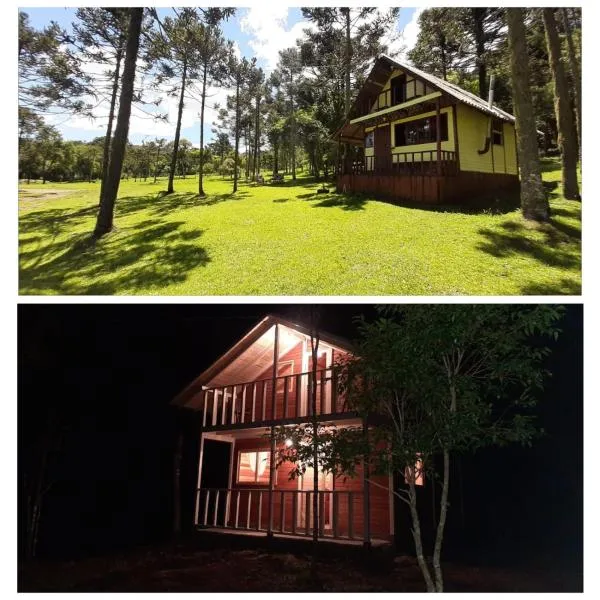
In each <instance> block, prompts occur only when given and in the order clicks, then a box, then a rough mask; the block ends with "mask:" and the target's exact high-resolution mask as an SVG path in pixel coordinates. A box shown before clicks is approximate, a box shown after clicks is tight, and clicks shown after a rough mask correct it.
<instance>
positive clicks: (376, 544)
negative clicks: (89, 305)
mask: <svg viewBox="0 0 600 600" xmlns="http://www.w3.org/2000/svg"><path fill="white" fill-rule="evenodd" d="M196 531H198V532H206V533H211V534H222V535H228V536H240V537H247V538H248V537H250V538H260V539H261V540H266V539H268V535H267V532H266V531H243V530H240V529H233V528H223V527H197V528H196ZM273 537H274V538H276V539H278V540H289V541H290V542H292V541H297V542H300V543H302V542H304V543H305V544H307V543H308V544H310V543H312V537H307V536H304V535H291V534H286V533H273ZM319 543H322V544H334V545H338V546H354V547H359V548H362V547H363V546H364V543H363V541H362V540H348V539H340V538H333V537H320V538H319ZM391 545H392V542H391V541H390V540H381V539H377V538H371V547H372V548H385V547H390V546H391Z"/></svg>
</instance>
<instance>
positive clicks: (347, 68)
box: [342, 7, 352, 116]
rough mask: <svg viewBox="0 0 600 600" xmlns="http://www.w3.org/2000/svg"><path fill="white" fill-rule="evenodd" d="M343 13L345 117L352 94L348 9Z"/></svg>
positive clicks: (348, 110)
mask: <svg viewBox="0 0 600 600" xmlns="http://www.w3.org/2000/svg"><path fill="white" fill-rule="evenodd" d="M342 10H343V11H344V12H345V17H346V19H345V20H346V48H345V53H344V74H345V76H346V81H345V87H346V89H345V90H344V92H345V96H344V111H345V113H346V116H348V113H349V112H350V100H351V99H352V93H351V91H350V85H351V83H350V71H351V62H352V38H351V36H350V8H349V7H348V8H344V9H342Z"/></svg>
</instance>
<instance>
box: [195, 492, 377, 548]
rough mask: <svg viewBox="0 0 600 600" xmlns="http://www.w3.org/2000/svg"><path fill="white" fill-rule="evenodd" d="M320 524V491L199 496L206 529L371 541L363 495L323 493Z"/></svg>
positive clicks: (200, 515)
mask: <svg viewBox="0 0 600 600" xmlns="http://www.w3.org/2000/svg"><path fill="white" fill-rule="evenodd" d="M316 493H317V494H318V502H319V513H318V514H319V522H318V523H315V519H314V518H313V516H312V508H313V497H314V494H315V492H314V491H312V490H310V491H305V490H273V492H272V494H273V495H272V502H270V501H269V491H268V489H260V488H244V489H237V488H218V489H217V488H210V489H201V490H200V489H199V490H197V491H196V494H197V496H196V506H197V510H198V512H197V515H198V517H197V522H196V525H197V526H199V527H203V528H216V529H227V530H232V531H239V532H257V533H260V532H262V533H267V532H271V533H275V534H280V535H290V536H299V537H309V536H312V534H313V530H314V528H315V527H316V528H317V529H318V536H319V538H321V539H327V538H329V539H332V540H357V541H366V540H367V539H369V537H370V536H369V533H368V532H365V527H364V523H365V521H364V503H363V496H364V494H363V492H356V491H345V490H344V491H334V490H319V491H318V492H316Z"/></svg>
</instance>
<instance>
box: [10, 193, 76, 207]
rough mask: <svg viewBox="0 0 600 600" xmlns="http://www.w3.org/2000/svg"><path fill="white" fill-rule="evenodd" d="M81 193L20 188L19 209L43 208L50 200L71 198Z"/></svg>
mask: <svg viewBox="0 0 600 600" xmlns="http://www.w3.org/2000/svg"><path fill="white" fill-rule="evenodd" d="M77 192H81V190H78V189H75V190H59V189H54V188H44V189H39V188H33V189H24V188H19V209H21V208H27V209H30V208H38V207H40V208H41V207H43V206H44V205H45V204H46V203H47V202H48V200H59V199H61V198H64V197H65V196H70V195H71V194H75V193H77Z"/></svg>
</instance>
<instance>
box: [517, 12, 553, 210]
mask: <svg viewBox="0 0 600 600" xmlns="http://www.w3.org/2000/svg"><path fill="white" fill-rule="evenodd" d="M506 21H507V24H508V39H509V45H510V66H511V74H512V83H513V102H514V109H515V117H516V123H515V126H516V132H517V151H518V157H519V169H520V172H521V210H522V212H523V216H524V217H525V218H526V219H532V220H536V221H547V220H548V219H549V217H550V206H549V204H548V199H547V198H546V194H545V192H544V187H543V185H542V173H541V169H540V160H539V155H538V146H537V129H536V123H535V114H534V112H533V103H532V101H531V90H530V89H529V59H528V55H527V42H526V39H525V37H526V29H525V23H524V12H523V9H521V8H507V9H506Z"/></svg>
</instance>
